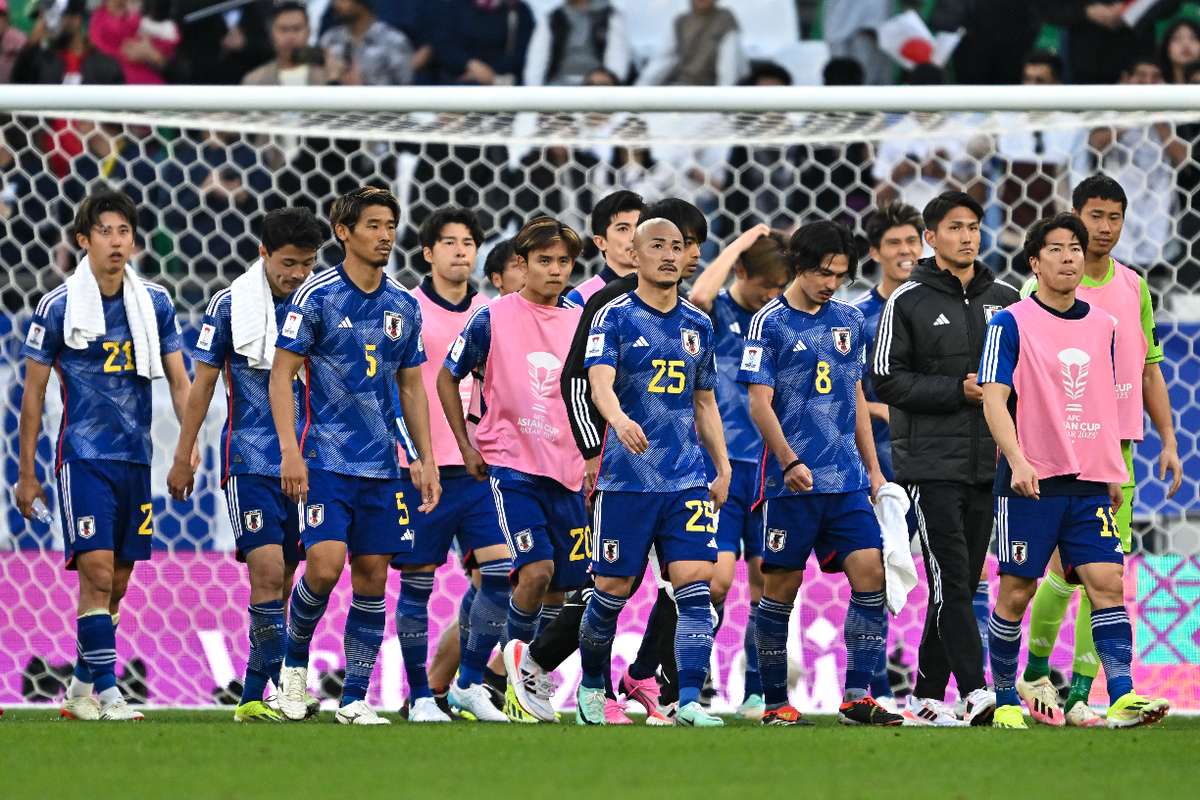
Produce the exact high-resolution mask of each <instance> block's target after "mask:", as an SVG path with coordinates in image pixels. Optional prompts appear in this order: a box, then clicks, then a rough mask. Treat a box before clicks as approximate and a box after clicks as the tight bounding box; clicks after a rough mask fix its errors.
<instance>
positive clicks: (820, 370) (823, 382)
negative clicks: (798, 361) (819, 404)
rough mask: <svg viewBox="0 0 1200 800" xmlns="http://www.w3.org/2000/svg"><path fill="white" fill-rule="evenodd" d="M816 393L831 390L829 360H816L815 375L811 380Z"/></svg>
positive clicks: (825, 392)
mask: <svg viewBox="0 0 1200 800" xmlns="http://www.w3.org/2000/svg"><path fill="white" fill-rule="evenodd" d="M813 385H814V386H815V387H816V390H817V394H829V393H830V392H832V391H833V381H832V380H831V379H830V378H829V362H828V361H818V362H817V377H816V380H814V381H813Z"/></svg>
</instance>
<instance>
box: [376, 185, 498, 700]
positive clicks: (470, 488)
mask: <svg viewBox="0 0 1200 800" xmlns="http://www.w3.org/2000/svg"><path fill="white" fill-rule="evenodd" d="M419 236H420V241H421V253H422V255H423V257H424V258H425V261H426V263H428V264H429V268H430V274H429V275H428V276H427V277H426V278H425V280H423V281H422V282H421V285H420V286H418V287H417V288H416V289H414V290H413V293H412V294H413V296H414V297H415V298H416V299H417V304H418V305H419V306H420V307H421V338H422V340H423V342H424V344H425V351H426V355H427V357H428V360H427V361H425V362H424V363H423V364H421V376H422V380H423V381H424V385H425V392H426V395H427V396H429V397H436V396H437V377H438V373H439V372H440V371H441V368H442V362H443V361H445V359H446V355H447V354H448V353H449V352H450V348H451V346H452V345H453V344H454V343H455V340H456V339H457V338H458V335H459V333H460V332H461V331H462V330H463V328H464V327H466V323H467V321H468V320H469V319H470V318H471V315H472V314H473V313H474V312H475V311H476V310H478V309H480V308H483V307H484V306H485V305H487V303H486V301H485V300H484V298H483V297H482V296H481V295H480V294H479V293H478V292H476V291H475V290H474V289H473V288H472V287H471V271H472V270H473V269H474V267H475V254H476V251H477V248H478V243H479V242H480V241H482V240H483V229H482V228H481V227H480V226H479V222H478V220H477V219H476V217H475V214H474V213H472V212H471V211H469V210H467V209H465V208H444V209H441V210H439V211H435V212H434V213H433V214H431V215H430V216H429V218H428V219H426V220H425V222H424V223H423V224H422V225H421V230H420V233H419ZM458 388H459V394H460V399H459V403H460V405H461V406H462V407H463V408H462V412H463V413H465V411H466V403H467V402H468V401H469V400H470V397H471V392H472V390H473V388H474V380H473V379H471V376H464V381H463V382H462V383H460V384H459V386H458ZM430 431H431V435H432V437H433V456H434V459H435V460H436V462H437V464H438V470H439V474H440V477H441V481H442V501H441V502H440V503H439V504H438V507H437V509H436V510H435V511H433V512H432V513H430V514H422V515H417V516H416V517H414V518H413V520H412V526H413V529H414V530H415V531H416V534H417V539H416V545H415V546H414V547H413V549H412V550H411V551H409V552H405V553H401V554H400V555H398V556H396V558H395V559H393V561H392V565H393V566H398V567H401V568H402V569H403V570H404V577H403V580H402V581H401V583H400V598H399V600H398V601H397V603H396V634H397V636H398V637H399V639H400V649H401V652H402V653H403V654H404V669H405V673H406V675H407V677H408V689H409V701H410V703H411V706H410V708H409V713H408V720H409V721H410V722H449V721H450V717H449V716H447V715H446V714H445V713H444V712H443V711H442V710H441V709H440V708H438V705H437V703H436V701H435V699H434V696H433V692H432V691H431V689H430V686H429V677H428V675H427V674H426V671H425V659H426V657H427V656H428V654H429V598H430V595H431V594H432V593H433V578H434V571H435V570H436V569H437V568H438V567H439V566H441V565H442V564H444V563H445V562H446V556H447V554H448V553H449V552H450V545H451V542H452V540H455V539H456V540H457V541H458V546H459V548H460V550H461V551H462V552H463V553H470V554H471V555H472V556H473V558H474V561H475V563H476V564H478V569H479V573H480V580H479V587H478V589H476V588H475V587H474V586H472V588H471V590H469V591H468V592H467V595H466V596H465V598H464V608H463V609H462V612H461V614H460V615H461V616H465V617H466V621H467V625H466V626H460V632H465V634H466V640H465V641H460V651H461V656H460V658H461V663H460V668H459V673H458V680H457V682H456V683H454V684H453V685H452V686H451V687H450V689H449V696H448V698H447V699H448V701H449V703H450V704H451V705H452V706H457V707H458V708H460V709H463V710H465V711H468V712H470V713H471V714H472V715H473V716H474V717H475V718H476V719H478V720H481V721H500V722H506V721H507V717H505V716H504V714H503V713H501V712H500V711H499V710H497V709H496V707H495V706H493V705H492V703H491V701H490V700H489V698H488V695H487V692H486V690H485V689H484V687H483V685H482V684H483V670H484V668H485V666H486V665H487V660H488V657H489V656H490V655H491V653H492V649H493V648H494V647H495V646H496V643H497V642H498V641H499V640H500V636H501V634H502V633H503V632H504V624H505V618H506V616H507V614H508V600H509V592H510V587H509V582H508V575H509V572H510V571H511V570H512V560H511V558H510V557H509V553H508V545H507V544H506V543H505V540H504V534H503V533H501V531H500V524H499V522H498V521H497V517H496V509H495V506H494V505H493V504H492V493H491V490H490V488H489V487H488V485H487V483H486V482H485V481H483V480H482V478H477V477H476V476H474V475H471V474H469V473H468V471H467V468H466V467H465V466H464V465H463V458H462V455H461V453H460V452H459V448H458V444H457V442H456V441H455V438H454V432H453V431H452V430H451V428H450V424H449V423H448V422H447V421H446V415H445V414H444V413H442V411H441V405H440V404H438V405H437V407H435V408H434V409H433V410H432V411H431V412H430ZM401 459H402V460H403V461H404V462H405V465H406V466H407V463H408V459H407V458H406V457H405V454H404V453H403V452H402V453H401ZM407 472H408V471H407V470H405V471H404V473H405V474H402V477H401V491H403V492H405V494H406V495H409V496H415V495H416V493H417V488H416V485H415V484H414V483H413V481H412V478H411V477H410V476H408V475H407V474H406V473H407ZM439 688H440V687H439Z"/></svg>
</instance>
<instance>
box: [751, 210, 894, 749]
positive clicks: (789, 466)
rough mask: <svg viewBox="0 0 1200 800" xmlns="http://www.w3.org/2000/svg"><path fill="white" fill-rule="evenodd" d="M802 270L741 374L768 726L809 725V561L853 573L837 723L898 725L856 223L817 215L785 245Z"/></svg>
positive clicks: (760, 330) (762, 327)
mask: <svg viewBox="0 0 1200 800" xmlns="http://www.w3.org/2000/svg"><path fill="white" fill-rule="evenodd" d="M788 251H789V257H790V259H791V267H792V270H793V273H794V275H795V277H794V278H793V279H792V282H791V283H790V284H788V288H787V289H785V290H784V292H783V294H782V295H781V296H779V297H777V298H775V299H774V300H772V301H771V302H770V303H767V304H766V305H765V306H763V308H762V310H760V311H759V312H758V313H757V314H755V315H754V318H753V319H752V320H751V322H750V329H749V331H748V332H747V334H746V343H745V348H744V350H743V354H742V362H741V368H740V369H739V371H738V380H739V381H740V382H742V383H745V384H748V386H749V394H750V416H751V417H752V418H753V419H754V424H755V425H756V426H757V427H758V429H759V431H760V432H761V433H762V436H763V440H764V442H765V443H766V447H765V448H764V450H763V453H762V456H761V458H762V464H761V472H760V475H761V478H760V489H759V491H760V499H761V500H762V504H763V508H762V537H763V563H762V569H763V584H764V586H763V597H762V600H761V601H760V602H759V606H758V628H757V637H758V660H759V669H760V670H761V671H762V682H763V689H764V691H765V694H766V698H765V699H766V703H767V708H766V713H765V714H764V715H763V717H762V723H763V724H764V725H803V724H805V723H806V722H807V721H806V720H804V719H803V718H802V717H801V716H800V712H799V711H797V710H796V709H795V708H794V707H792V705H791V704H790V703H788V698H787V639H788V622H789V619H790V617H791V614H792V604H793V603H794V602H795V599H796V593H797V592H798V591H799V590H800V584H801V582H802V581H803V580H804V565H805V563H806V562H807V561H808V556H809V554H810V553H811V552H813V550H814V549H815V550H816V553H817V557H818V559H819V561H820V563H821V566H822V568H823V569H826V570H836V571H841V572H845V573H846V580H847V582H849V584H850V605H849V607H848V608H847V610H846V626H845V640H846V682H845V693H844V694H843V696H842V704H841V706H840V708H839V709H838V721H839V722H841V723H843V724H847V725H899V724H901V722H903V718H902V717H900V716H899V715H898V714H892V713H891V712H889V711H887V710H886V709H884V708H883V707H882V706H880V705H879V704H878V703H876V702H875V700H874V699H873V698H872V697H871V696H870V694H869V693H868V687H869V684H870V682H871V676H872V674H873V673H874V671H875V666H876V664H878V663H879V657H880V652H881V651H882V650H883V649H884V646H885V642H884V639H883V624H884V622H883V619H884V615H885V614H886V613H887V611H886V609H885V608H884V593H883V550H882V547H883V538H882V533H881V532H880V529H879V522H878V521H877V520H876V519H875V513H874V511H873V510H872V508H871V498H872V497H873V496H874V494H875V492H876V491H877V490H878V489H879V487H880V486H882V485H883V484H884V478H883V473H882V472H880V470H879V460H878V458H877V457H876V455H875V441H874V439H873V438H872V437H871V419H870V415H869V414H868V412H867V401H866V398H865V397H864V396H863V390H862V374H863V363H864V361H865V354H866V342H865V339H864V337H863V318H862V314H861V313H860V312H859V311H858V309H856V308H855V307H854V306H852V305H849V304H847V303H842V302H840V301H838V300H834V299H833V295H834V293H835V292H837V290H838V287H839V286H841V284H842V283H843V282H844V281H845V280H846V279H847V278H853V276H854V268H855V266H856V264H857V254H856V253H855V246H854V238H853V235H852V234H851V233H850V231H848V230H846V228H844V227H842V226H841V225H838V224H836V223H833V222H814V223H810V224H808V225H804V226H802V227H801V228H800V229H799V230H797V231H796V232H795V233H793V234H792V238H791V241H790V242H789V243H788Z"/></svg>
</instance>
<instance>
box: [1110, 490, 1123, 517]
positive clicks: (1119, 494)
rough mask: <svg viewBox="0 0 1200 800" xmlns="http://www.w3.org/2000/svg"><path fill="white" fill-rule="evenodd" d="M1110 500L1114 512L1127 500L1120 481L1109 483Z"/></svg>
mask: <svg viewBox="0 0 1200 800" xmlns="http://www.w3.org/2000/svg"><path fill="white" fill-rule="evenodd" d="M1108 502H1109V504H1110V505H1111V506H1112V511H1113V513H1114V514H1115V513H1117V509H1118V508H1120V507H1121V504H1122V503H1124V502H1125V491H1124V490H1123V489H1122V488H1121V484H1119V483H1110V484H1109V485H1108Z"/></svg>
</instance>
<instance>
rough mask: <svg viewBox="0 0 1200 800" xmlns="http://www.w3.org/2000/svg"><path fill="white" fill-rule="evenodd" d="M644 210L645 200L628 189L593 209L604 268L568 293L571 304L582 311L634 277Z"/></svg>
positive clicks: (594, 225)
mask: <svg viewBox="0 0 1200 800" xmlns="http://www.w3.org/2000/svg"><path fill="white" fill-rule="evenodd" d="M643 208H645V203H644V202H643V201H642V196H641V195H640V194H637V193H636V192H631V191H628V190H627V189H618V190H617V191H615V192H613V193H612V194H610V195H606V196H605V197H602V198H600V202H598V203H596V206H595V208H593V209H592V241H593V242H594V243H595V244H596V247H597V249H599V250H600V255H601V256H603V257H604V266H603V267H601V268H600V271H599V272H597V273H596V274H595V275H593V276H592V277H590V278H588V279H587V280H586V281H584V282H583V283H581V284H579V285H578V286H576V287H575V288H574V289H572V290H571V291H569V292H567V299H568V300H570V301H571V302H572V303H574V304H575V305H577V306H581V307H582V306H583V304H584V303H586V302H587V301H588V298H590V297H591V296H592V295H594V294H595V293H596V292H598V291H600V290H601V289H603V288H604V287H605V286H606V285H607V284H609V283H611V282H612V281H614V280H616V279H617V278H623V277H625V276H626V275H630V274H632V273H633V271H634V266H633V261H632V257H633V256H632V251H631V248H632V246H633V229H634V227H635V226H636V225H637V223H638V217H640V216H641V213H642V209H643Z"/></svg>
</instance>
